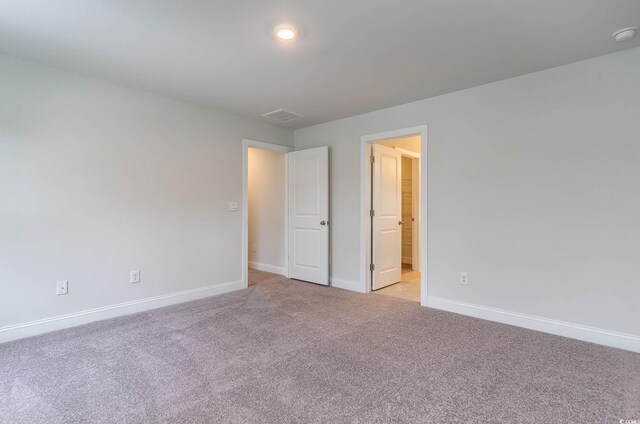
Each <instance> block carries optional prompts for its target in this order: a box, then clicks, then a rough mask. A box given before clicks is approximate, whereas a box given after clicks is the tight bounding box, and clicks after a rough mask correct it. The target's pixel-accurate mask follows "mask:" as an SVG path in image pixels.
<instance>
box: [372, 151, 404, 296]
mask: <svg viewBox="0 0 640 424" xmlns="http://www.w3.org/2000/svg"><path fill="white" fill-rule="evenodd" d="M373 156H374V163H373V192H372V199H373V209H374V211H375V213H374V217H373V231H372V235H373V240H372V246H373V264H374V266H375V268H374V271H373V279H372V288H373V290H377V289H380V288H382V287H386V286H388V285H390V284H393V283H397V282H398V281H400V279H401V278H402V225H401V221H402V187H401V186H402V157H401V154H400V152H398V151H397V150H395V149H392V148H389V147H386V146H382V145H378V144H374V145H373Z"/></svg>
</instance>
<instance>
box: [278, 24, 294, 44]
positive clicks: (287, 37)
mask: <svg viewBox="0 0 640 424" xmlns="http://www.w3.org/2000/svg"><path fill="white" fill-rule="evenodd" d="M273 33H274V34H275V35H276V38H277V39H278V40H280V41H293V40H294V39H295V38H296V36H297V35H298V30H297V29H296V27H294V26H293V25H288V24H282V25H278V26H277V27H275V28H274V29H273Z"/></svg>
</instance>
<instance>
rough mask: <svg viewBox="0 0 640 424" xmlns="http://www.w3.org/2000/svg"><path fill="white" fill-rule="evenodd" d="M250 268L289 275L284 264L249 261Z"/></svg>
mask: <svg viewBox="0 0 640 424" xmlns="http://www.w3.org/2000/svg"><path fill="white" fill-rule="evenodd" d="M249 268H251V269H257V270H258V271H264V272H272V273H274V274H280V275H284V276H286V275H287V272H286V270H285V269H284V267H282V266H275V265H269V264H263V263H260V262H254V261H249Z"/></svg>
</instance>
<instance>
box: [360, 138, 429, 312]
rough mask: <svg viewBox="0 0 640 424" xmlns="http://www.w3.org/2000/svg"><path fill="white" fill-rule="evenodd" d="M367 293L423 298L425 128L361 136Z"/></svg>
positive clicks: (424, 272) (412, 299) (364, 256)
mask: <svg viewBox="0 0 640 424" xmlns="http://www.w3.org/2000/svg"><path fill="white" fill-rule="evenodd" d="M362 151H363V155H364V159H365V162H364V165H365V166H364V168H365V169H364V171H365V172H363V185H362V186H363V196H362V197H363V207H362V209H363V227H364V228H363V234H364V240H363V243H362V246H364V248H365V249H364V252H363V253H362V258H364V263H363V265H364V267H365V270H364V274H365V278H364V279H363V280H364V282H365V284H366V286H365V288H364V289H365V290H364V291H365V292H368V291H374V292H376V293H380V294H384V295H390V296H394V297H399V298H403V299H405V300H411V301H415V302H420V303H422V304H425V302H426V297H427V296H426V287H427V286H426V281H427V279H426V249H425V246H426V186H424V181H425V180H426V178H425V177H426V127H413V128H407V129H404V130H398V131H391V132H388V133H382V134H374V135H371V136H364V137H363V138H362Z"/></svg>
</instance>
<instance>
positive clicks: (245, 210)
mask: <svg viewBox="0 0 640 424" xmlns="http://www.w3.org/2000/svg"><path fill="white" fill-rule="evenodd" d="M249 147H254V148H256V149H264V150H271V151H272V152H279V153H284V160H285V162H284V166H285V170H286V169H288V168H289V164H288V163H287V153H289V152H293V150H294V148H293V147H288V146H281V145H279V144H272V143H265V142H263V141H256V140H250V139H248V138H243V139H242V274H241V275H242V287H243V288H245V289H246V288H247V287H249V276H248V268H249ZM285 175H286V172H285ZM288 184H289V183H288V178H285V181H284V211H285V216H284V228H285V230H284V231H285V235H284V240H285V241H284V269H285V274H286V277H288V276H289V214H288V210H289V206H288V205H289V186H288Z"/></svg>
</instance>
